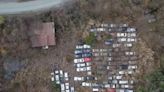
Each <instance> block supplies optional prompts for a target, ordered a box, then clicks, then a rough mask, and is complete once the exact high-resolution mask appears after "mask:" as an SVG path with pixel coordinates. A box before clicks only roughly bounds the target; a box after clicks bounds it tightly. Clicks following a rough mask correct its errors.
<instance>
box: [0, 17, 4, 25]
mask: <svg viewBox="0 0 164 92" xmlns="http://www.w3.org/2000/svg"><path fill="white" fill-rule="evenodd" d="M4 22H5V18H4V17H2V16H0V24H3V23H4Z"/></svg>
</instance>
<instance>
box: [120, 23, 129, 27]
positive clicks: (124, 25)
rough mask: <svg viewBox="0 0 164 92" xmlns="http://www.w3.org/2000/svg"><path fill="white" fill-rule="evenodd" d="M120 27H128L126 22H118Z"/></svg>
mask: <svg viewBox="0 0 164 92" xmlns="http://www.w3.org/2000/svg"><path fill="white" fill-rule="evenodd" d="M120 27H128V24H120Z"/></svg>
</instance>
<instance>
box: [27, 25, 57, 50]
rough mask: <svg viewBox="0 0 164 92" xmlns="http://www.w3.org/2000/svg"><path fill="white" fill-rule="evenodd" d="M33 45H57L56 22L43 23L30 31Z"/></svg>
mask: <svg viewBox="0 0 164 92" xmlns="http://www.w3.org/2000/svg"><path fill="white" fill-rule="evenodd" d="M30 40H31V43H32V47H45V46H46V47H48V46H52V45H56V40H55V29H54V23H53V22H48V23H41V24H39V25H38V26H37V27H36V28H35V29H34V30H32V31H31V32H30Z"/></svg>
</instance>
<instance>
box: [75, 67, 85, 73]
mask: <svg viewBox="0 0 164 92" xmlns="http://www.w3.org/2000/svg"><path fill="white" fill-rule="evenodd" d="M76 71H77V72H83V71H87V69H86V67H81V68H76Z"/></svg>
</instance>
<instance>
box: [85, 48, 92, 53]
mask: <svg viewBox="0 0 164 92" xmlns="http://www.w3.org/2000/svg"><path fill="white" fill-rule="evenodd" d="M83 52H84V53H89V52H92V50H91V49H83Z"/></svg>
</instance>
